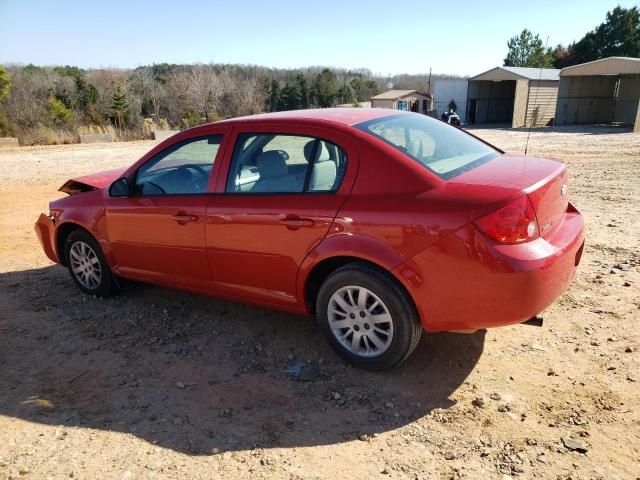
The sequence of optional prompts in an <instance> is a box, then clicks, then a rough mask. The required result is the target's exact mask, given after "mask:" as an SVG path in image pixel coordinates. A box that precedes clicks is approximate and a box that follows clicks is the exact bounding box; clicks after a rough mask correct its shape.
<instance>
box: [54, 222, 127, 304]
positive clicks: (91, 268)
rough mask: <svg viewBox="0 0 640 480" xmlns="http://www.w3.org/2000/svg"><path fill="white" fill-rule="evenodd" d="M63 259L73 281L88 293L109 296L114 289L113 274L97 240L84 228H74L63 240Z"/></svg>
mask: <svg viewBox="0 0 640 480" xmlns="http://www.w3.org/2000/svg"><path fill="white" fill-rule="evenodd" d="M65 259H66V264H67V268H68V269H69V273H70V274H71V278H73V281H74V282H75V283H76V285H78V287H80V289H81V290H82V291H83V292H85V293H88V294H90V295H96V296H98V297H110V296H111V295H113V294H114V293H115V291H116V288H115V282H114V280H113V274H112V273H111V269H110V268H109V265H108V264H107V261H106V259H105V258H104V254H103V253H102V249H101V248H100V245H98V242H97V241H96V240H95V238H93V237H92V236H91V235H90V234H89V233H88V232H86V231H84V230H80V229H78V230H74V231H73V232H71V233H70V234H69V236H68V237H67V241H66V242H65Z"/></svg>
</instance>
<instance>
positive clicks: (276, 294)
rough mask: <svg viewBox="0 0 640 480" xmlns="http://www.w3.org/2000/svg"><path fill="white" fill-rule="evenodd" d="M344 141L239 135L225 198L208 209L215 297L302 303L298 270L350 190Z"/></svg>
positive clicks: (349, 155)
mask: <svg viewBox="0 0 640 480" xmlns="http://www.w3.org/2000/svg"><path fill="white" fill-rule="evenodd" d="M320 133H321V132H320ZM346 141H347V140H346V139H344V140H342V141H341V143H340V144H339V143H338V142H337V141H335V140H333V141H332V140H329V139H326V137H320V136H316V135H310V134H291V133H286V134H285V133H272V132H269V131H263V132H260V131H258V132H256V131H254V132H245V133H239V134H237V136H236V139H235V142H234V144H235V147H234V149H233V155H232V156H231V158H230V161H229V162H228V163H229V168H227V169H225V170H226V171H228V175H227V176H226V179H223V178H220V180H219V184H220V183H221V182H223V181H225V185H224V190H225V193H219V194H217V195H215V196H212V197H211V200H210V201H209V204H208V205H207V224H206V241H207V256H208V260H209V265H210V268H211V271H212V272H213V278H214V282H215V288H216V290H217V291H219V292H221V293H224V294H227V295H231V296H234V297H238V298H247V299H252V300H258V301H261V302H266V303H275V304H281V305H296V304H297V303H298V301H299V300H300V299H297V298H296V275H297V272H298V268H299V266H300V264H301V263H302V261H303V259H304V258H305V256H306V255H307V254H308V253H309V252H310V251H311V250H312V249H313V248H314V247H315V246H316V245H317V244H318V243H319V242H320V241H322V239H323V238H324V237H325V235H326V234H327V232H328V230H329V227H330V226H331V223H332V221H333V219H334V217H335V215H336V213H337V211H338V209H339V208H340V206H341V205H342V203H343V202H344V199H345V198H346V194H347V192H348V191H349V190H350V186H351V185H352V183H353V177H354V175H355V171H354V168H355V167H354V165H355V162H356V158H355V151H354V150H353V149H352V148H349V147H348V146H347V145H346V144H345V142H346ZM348 162H349V164H348ZM221 189H222V188H219V190H221Z"/></svg>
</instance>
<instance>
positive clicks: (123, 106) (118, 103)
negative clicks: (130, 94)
mask: <svg viewBox="0 0 640 480" xmlns="http://www.w3.org/2000/svg"><path fill="white" fill-rule="evenodd" d="M111 100H112V101H111V110H112V111H113V119H114V122H115V125H116V127H117V128H124V127H126V126H127V123H128V121H129V103H128V102H127V94H126V93H125V92H124V90H123V88H122V84H121V83H120V82H116V87H115V91H114V92H113V97H112V99H111Z"/></svg>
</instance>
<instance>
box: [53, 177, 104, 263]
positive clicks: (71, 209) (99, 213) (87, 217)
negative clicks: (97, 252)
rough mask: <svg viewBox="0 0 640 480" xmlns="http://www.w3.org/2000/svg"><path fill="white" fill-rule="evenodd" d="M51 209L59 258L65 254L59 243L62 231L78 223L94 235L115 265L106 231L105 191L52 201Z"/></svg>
mask: <svg viewBox="0 0 640 480" xmlns="http://www.w3.org/2000/svg"><path fill="white" fill-rule="evenodd" d="M79 200H82V203H81V204H79ZM50 210H51V214H52V215H53V216H54V218H55V223H56V229H55V239H56V253H57V255H58V258H62V255H63V254H62V252H60V249H61V248H62V246H61V245H59V244H58V239H59V234H60V232H61V231H63V230H64V229H68V228H69V227H71V225H78V226H80V227H82V228H84V229H85V230H87V231H88V232H89V233H90V234H91V235H93V236H94V238H95V239H96V240H97V241H98V243H99V244H100V248H102V251H103V253H104V255H105V257H106V259H107V262H108V263H109V265H111V266H113V257H112V254H111V246H110V244H109V240H108V238H109V237H108V235H107V231H106V222H105V210H104V204H103V192H102V191H101V190H96V191H93V192H87V193H81V194H78V195H74V196H70V197H65V198H61V199H60V200H56V201H54V202H51V205H50Z"/></svg>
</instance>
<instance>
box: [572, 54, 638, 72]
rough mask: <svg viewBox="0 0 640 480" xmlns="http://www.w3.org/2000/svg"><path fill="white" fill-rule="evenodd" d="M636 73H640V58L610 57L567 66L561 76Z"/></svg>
mask: <svg viewBox="0 0 640 480" xmlns="http://www.w3.org/2000/svg"><path fill="white" fill-rule="evenodd" d="M634 73H635V74H640V58H630V57H608V58H601V59H600V60H594V61H593V62H587V63H581V64H580V65H572V66H570V67H565V68H563V69H562V70H561V71H560V76H562V77H573V76H580V75H625V74H634Z"/></svg>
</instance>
